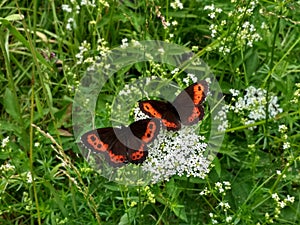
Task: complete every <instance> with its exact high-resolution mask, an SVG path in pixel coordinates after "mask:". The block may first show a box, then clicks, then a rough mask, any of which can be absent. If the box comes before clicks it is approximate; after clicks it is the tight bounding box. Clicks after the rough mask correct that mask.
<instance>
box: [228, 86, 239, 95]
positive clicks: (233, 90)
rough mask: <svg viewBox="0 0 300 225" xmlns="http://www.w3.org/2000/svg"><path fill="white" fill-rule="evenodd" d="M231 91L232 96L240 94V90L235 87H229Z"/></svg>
mask: <svg viewBox="0 0 300 225" xmlns="http://www.w3.org/2000/svg"><path fill="white" fill-rule="evenodd" d="M229 91H230V93H231V94H232V96H234V97H235V96H238V95H239V94H240V91H239V90H235V89H232V88H231V89H229Z"/></svg>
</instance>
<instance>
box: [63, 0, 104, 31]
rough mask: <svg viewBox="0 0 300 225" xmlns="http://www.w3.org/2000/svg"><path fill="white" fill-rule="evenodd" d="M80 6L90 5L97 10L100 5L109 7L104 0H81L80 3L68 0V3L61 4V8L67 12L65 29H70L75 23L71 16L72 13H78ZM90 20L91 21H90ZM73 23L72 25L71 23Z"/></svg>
mask: <svg viewBox="0 0 300 225" xmlns="http://www.w3.org/2000/svg"><path fill="white" fill-rule="evenodd" d="M96 3H97V4H96ZM81 7H91V8H96V7H98V10H100V9H101V8H102V7H107V8H108V7H109V3H108V2H107V1H105V0H98V1H97V2H95V0H91V1H90V0H81V2H80V3H78V2H77V1H75V0H71V1H70V5H68V4H62V5H61V9H62V10H63V11H64V12H66V13H67V17H68V19H67V24H66V29H67V30H72V29H73V28H74V26H75V27H76V25H75V21H74V18H73V17H72V16H74V15H72V13H73V14H74V13H75V14H79V13H80V10H81ZM90 22H92V21H90ZM73 23H74V26H73V25H72V24H73Z"/></svg>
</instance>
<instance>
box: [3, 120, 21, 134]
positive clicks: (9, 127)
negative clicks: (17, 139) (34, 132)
mask: <svg viewBox="0 0 300 225" xmlns="http://www.w3.org/2000/svg"><path fill="white" fill-rule="evenodd" d="M0 130H5V131H14V132H17V131H19V130H20V127H19V126H18V125H15V124H12V123H10V122H8V121H6V120H0ZM17 133H18V132H17Z"/></svg>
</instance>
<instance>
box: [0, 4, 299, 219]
mask: <svg viewBox="0 0 300 225" xmlns="http://www.w3.org/2000/svg"><path fill="white" fill-rule="evenodd" d="M71 2H73V3H71ZM75 2H76V1H68V0H66V1H64V3H62V2H60V1H36V0H35V1H32V2H27V1H18V2H17V1H2V2H0V15H1V16H0V50H1V54H0V61H1V64H0V65H1V70H0V82H1V85H0V140H1V143H0V144H1V147H0V178H1V179H0V193H1V194H0V224H157V225H158V224H193V225H196V224H199V225H200V224H242V225H243V224H249V225H253V224H295V225H296V224H299V223H300V191H299V190H300V173H299V171H300V167H299V163H300V145H299V140H300V134H299V131H300V129H299V126H300V111H299V109H300V103H299V102H298V101H299V96H300V91H299V90H300V86H299V83H300V66H299V61H300V57H299V56H300V55H299V51H300V44H299V42H300V29H299V26H300V16H299V15H300V14H299V12H300V4H299V2H297V1H291V0H290V1H256V2H254V1H249V0H246V1H226V2H223V1H215V2H214V7H211V4H212V3H211V1H206V0H205V1H188V0H181V3H183V8H182V9H180V8H176V9H174V7H172V6H171V3H174V1H159V0H140V1H137V0H133V1H129V0H122V1H116V0H108V1H107V2H105V1H96V3H95V5H89V6H87V5H81V4H80V1H78V3H76V4H75ZM91 2H92V1H91ZM62 4H66V5H69V6H70V7H71V11H70V12H67V11H66V10H63V9H62ZM107 4H108V5H109V6H108V5H107ZM206 6H210V7H206ZM219 9H222V10H219ZM174 21H176V22H177V24H176V23H174ZM168 22H170V25H169V26H168ZM125 38H127V40H128V41H125ZM132 40H136V41H142V40H161V41H166V42H170V43H174V44H178V45H182V46H186V47H188V48H190V49H193V51H194V53H195V54H196V56H198V57H200V58H201V59H203V60H204V61H205V63H206V64H207V65H209V67H210V69H211V71H212V72H213V74H214V76H215V77H216V79H217V80H218V83H219V85H220V87H221V89H222V91H223V94H224V101H225V103H226V105H228V108H227V120H228V126H227V127H226V131H225V136H224V141H223V143H222V147H221V148H220V150H219V153H218V154H217V157H216V158H215V159H214V161H213V165H214V167H212V168H211V171H210V173H209V174H208V175H207V176H206V178H205V179H200V178H195V177H186V176H181V177H180V176H177V175H175V176H172V177H170V179H169V180H168V181H167V180H165V181H161V182H159V183H156V184H152V185H146V186H126V185H122V184H118V183H116V182H112V181H109V180H108V179H107V178H105V177H102V176H100V175H99V174H98V173H97V172H96V171H95V170H94V169H93V168H92V167H91V166H90V165H89V164H88V163H87V162H86V161H85V159H84V157H83V156H82V154H81V153H80V150H79V148H78V146H77V143H76V140H75V137H74V135H73V127H72V105H73V100H74V97H75V92H76V90H77V89H78V87H79V84H80V80H81V78H82V77H83V76H84V75H85V72H86V71H87V69H88V68H89V67H90V66H91V65H93V63H95V62H98V61H99V55H102V56H103V54H105V53H107V52H108V51H109V50H111V49H114V48H115V47H118V46H120V45H122V43H123V44H124V43H125V44H126V43H127V42H128V43H131V41H132ZM82 47H84V48H82ZM82 49H84V51H83V50H82ZM173 69H174V68H173V67H170V66H168V65H165V64H159V63H154V62H145V63H136V64H134V65H132V66H128V67H126V68H123V69H122V70H120V71H117V73H115V75H114V76H112V77H110V79H109V80H108V82H107V83H105V85H104V87H103V88H102V89H101V92H100V95H99V100H98V102H97V107H96V112H95V115H96V119H95V123H96V125H97V126H100V127H105V126H109V125H110V123H111V120H110V113H109V110H110V105H111V104H112V103H113V102H114V98H115V97H116V95H117V91H120V90H122V89H123V88H124V86H125V85H126V84H130V83H131V82H133V81H134V80H138V79H141V78H144V77H151V76H152V75H155V76H157V77H159V78H164V79H167V80H169V81H170V80H172V81H174V82H177V83H178V84H179V85H180V86H182V88H183V87H184V83H183V78H184V77H185V74H183V73H180V74H178V76H177V75H173V74H172V73H171V72H170V71H172V70H173ZM297 83H298V85H297ZM250 86H253V87H255V90H261V91H262V93H263V98H261V99H262V101H259V100H258V99H259V97H258V96H256V95H255V96H254V99H256V102H255V104H254V105H251V106H248V107H244V108H242V107H241V106H239V105H237V102H238V101H239V100H238V97H241V99H242V98H243V97H244V96H245V95H246V94H247V90H248V89H247V88H249V87H250ZM259 88H260V89H259ZM231 89H234V90H238V91H239V95H238V96H233V95H232V91H231ZM275 96H277V98H278V99H277V100H276V99H275V100H274V101H275V102H276V103H277V104H278V105H274V104H275V103H272V102H271V101H272V99H273V98H274V97H275ZM251 97H253V96H251V95H249V96H248V97H247V98H246V99H245V101H247V99H250V98H251ZM270 102H271V103H270ZM269 105H273V109H274V110H275V111H276V110H278V109H279V108H280V109H282V111H277V112H279V113H276V115H272V112H273V111H272V109H270V108H268V106H269ZM229 106H230V107H229ZM257 108H260V109H263V110H262V112H261V113H263V115H264V116H263V117H260V118H258V119H257V120H254V121H252V122H251V121H250V122H251V123H250V124H248V125H247V124H245V122H246V123H247V120H249V115H250V113H251V112H255V110H256V109H257ZM206 113H207V115H208V116H207V118H206V119H205V121H203V127H207V126H209V124H208V120H209V119H212V118H209V108H208V107H206ZM85 119H89V118H82V121H85ZM88 122H89V123H91V122H92V121H88ZM31 124H34V125H31ZM282 125H285V127H284V126H282ZM249 128H250V129H249ZM201 132H202V133H204V135H205V134H206V135H207V133H206V131H205V130H203V129H202V130H201ZM227 182H229V183H227Z"/></svg>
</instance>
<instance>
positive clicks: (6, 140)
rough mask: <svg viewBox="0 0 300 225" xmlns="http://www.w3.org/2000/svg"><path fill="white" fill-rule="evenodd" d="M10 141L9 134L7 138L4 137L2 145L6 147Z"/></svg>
mask: <svg viewBox="0 0 300 225" xmlns="http://www.w3.org/2000/svg"><path fill="white" fill-rule="evenodd" d="M8 142H9V136H7V137H6V138H4V139H2V144H1V147H2V148H4V147H5V146H6V145H7V143H8Z"/></svg>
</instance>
